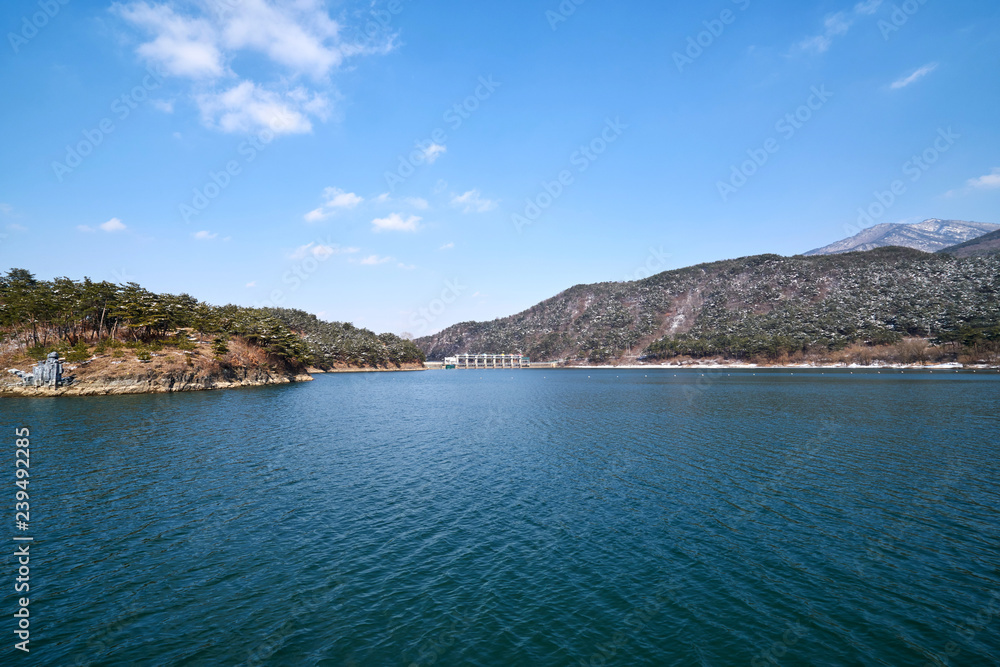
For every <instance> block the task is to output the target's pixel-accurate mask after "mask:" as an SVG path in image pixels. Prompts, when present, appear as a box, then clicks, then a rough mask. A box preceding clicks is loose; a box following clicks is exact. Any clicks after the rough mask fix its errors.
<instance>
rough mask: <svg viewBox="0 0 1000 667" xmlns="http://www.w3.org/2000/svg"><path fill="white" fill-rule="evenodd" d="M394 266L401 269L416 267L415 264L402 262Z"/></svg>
mask: <svg viewBox="0 0 1000 667" xmlns="http://www.w3.org/2000/svg"><path fill="white" fill-rule="evenodd" d="M396 266H398V267H399V268H401V269H403V270H404V271H413V270H414V269H416V268H417V265H416V264H403V263H402V262H400V263H399V264H397V265H396Z"/></svg>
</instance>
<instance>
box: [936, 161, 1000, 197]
mask: <svg viewBox="0 0 1000 667" xmlns="http://www.w3.org/2000/svg"><path fill="white" fill-rule="evenodd" d="M998 188H1000V167H997V168H995V169H993V171H991V172H990V173H988V174H986V175H984V176H978V177H976V178H970V179H969V180H968V181H966V182H965V187H964V188H962V189H960V190H949V191H948V192H946V193H944V196H945V197H955V196H958V195H963V194H969V193H970V192H972V191H973V190H996V189H998Z"/></svg>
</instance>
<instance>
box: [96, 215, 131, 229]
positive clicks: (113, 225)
mask: <svg viewBox="0 0 1000 667" xmlns="http://www.w3.org/2000/svg"><path fill="white" fill-rule="evenodd" d="M99 226H100V228H101V229H103V230H104V231H106V232H121V231H124V230H125V225H124V223H122V221H121V220H119V219H118V218H111V219H110V220H108V221H107V222H104V223H101V224H100V225H99Z"/></svg>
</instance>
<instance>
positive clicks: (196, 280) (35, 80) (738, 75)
mask: <svg viewBox="0 0 1000 667" xmlns="http://www.w3.org/2000/svg"><path fill="white" fill-rule="evenodd" d="M577 2H580V0H577ZM669 4H680V3H660V2H635V3H608V2H599V1H598V0H586V1H583V2H580V4H577V3H576V2H574V1H573V0H567V1H566V2H563V3H562V4H560V2H558V1H557V0H551V1H549V2H544V1H541V2H521V1H518V0H511V1H509V2H505V3H488V4H486V5H484V6H479V5H478V4H474V5H470V6H468V7H461V8H456V6H455V4H454V3H442V2H433V1H432V0H423V1H418V0H393V1H391V2H384V1H383V0H376V1H375V2H371V3H349V2H325V3H324V2H321V1H319V0H298V1H289V2H283V3H277V2H268V1H267V0H189V1H181V0H167V1H165V2H120V3H109V2H96V1H92V0H62V1H60V0H33V1H26V0H12V1H10V2H6V3H4V6H3V9H2V10H0V16H2V25H3V30H4V33H5V39H4V44H3V45H2V48H0V54H2V55H0V61H2V68H0V81H2V84H3V90H4V99H3V102H2V104H0V121H2V127H3V129H4V138H3V154H4V159H3V160H2V161H0V236H2V238H0V265H2V268H9V267H12V266H21V267H24V268H27V269H29V270H31V271H33V272H34V273H36V274H37V275H38V276H40V277H42V278H46V279H50V278H53V277H56V276H62V275H67V276H70V277H74V278H82V277H83V276H85V275H86V276H90V277H92V278H94V279H98V280H101V279H104V280H112V281H116V282H121V281H126V280H134V281H136V282H139V283H141V284H142V285H144V286H145V287H147V288H149V289H152V290H156V291H163V292H182V291H184V292H188V293H190V294H192V295H194V296H196V297H198V298H200V299H203V300H207V301H209V302H212V303H239V304H244V305H259V304H266V303H274V304H277V305H283V306H287V307H294V308H302V309H305V310H308V311H310V312H314V313H317V314H319V315H320V316H321V317H324V318H325V319H336V320H348V321H353V322H354V323H356V324H358V325H360V326H366V327H370V328H373V329H376V330H379V331H394V332H397V333H400V332H410V333H413V334H415V335H422V334H427V333H431V332H433V331H436V330H438V329H441V328H443V327H445V326H447V325H450V324H453V323H455V322H459V321H464V320H472V319H477V320H481V319H492V318H494V317H502V316H506V315H509V314H513V313H515V312H518V311H520V310H523V309H524V308H527V307H529V306H531V305H533V304H534V303H536V302H538V301H540V300H542V299H545V298H547V297H550V296H553V295H554V294H556V293H558V292H560V291H562V290H563V289H566V288H568V287H570V286H572V285H574V284H579V283H588V282H601V281H613V280H625V279H627V278H636V277H644V276H645V275H648V274H649V273H650V272H658V271H660V270H666V269H671V268H678V267H682V266H687V265H691V264H695V263H698V262H705V261H712V260H717V259H725V258H729V257H738V256H745V255H752V254H759V253H765V252H774V253H779V254H786V255H791V254H796V253H800V252H804V251H807V250H810V249H812V248H815V247H818V246H821V245H825V244H827V243H830V242H832V241H835V240H838V239H840V238H843V237H845V236H848V235H850V234H851V233H854V232H855V231H857V228H858V227H859V226H866V225H870V224H874V223H876V222H902V221H918V220H922V219H925V218H931V217H937V218H954V219H965V220H976V221H982V222H995V223H1000V214H998V204H1000V123H998V121H997V114H996V110H997V108H998V107H1000V104H998V103H1000V87H998V80H997V76H996V73H997V71H1000V67H998V65H1000V6H998V5H997V4H996V3H995V2H990V1H987V0H952V1H951V2H944V1H943V0H924V1H923V2H921V1H920V0H908V1H907V2H904V3H898V4H897V3H893V2H889V1H885V2H879V1H878V0H868V1H866V2H862V3H860V4H858V3H855V2H833V1H826V2H810V3H802V2H791V1H790V0H789V1H778V0H775V1H772V2H767V3H765V2H763V1H762V0H716V1H714V2H707V3H683V5H684V6H682V7H670V6H668V5H669ZM914 158H916V159H914ZM894 185H895V189H896V193H893V192H892V190H893V186H894ZM862 212H866V213H867V215H862Z"/></svg>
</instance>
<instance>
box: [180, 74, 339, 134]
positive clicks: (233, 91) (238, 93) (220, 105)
mask: <svg viewBox="0 0 1000 667" xmlns="http://www.w3.org/2000/svg"><path fill="white" fill-rule="evenodd" d="M195 102H196V103H197V104H198V108H199V109H200V110H201V118H202V122H203V123H204V124H205V125H206V126H207V127H210V128H214V129H218V130H222V131H223V132H241V133H245V132H253V131H259V130H265V129H269V130H271V131H272V132H274V134H304V133H307V132H311V131H312V122H310V120H309V117H308V115H307V113H306V109H305V107H306V106H310V107H311V108H312V109H313V110H314V115H319V116H321V117H322V116H323V114H322V113H316V111H317V110H318V109H319V108H320V107H325V106H327V104H328V103H327V102H326V100H325V98H322V97H321V96H319V95H318V94H316V95H314V97H313V98H312V99H310V98H309V97H308V94H307V93H306V92H305V91H304V89H302V88H297V89H295V90H293V91H290V92H287V93H284V94H280V93H276V92H274V91H271V90H267V89H266V88H264V87H262V86H259V85H257V84H256V83H254V82H253V81H241V82H240V83H238V84H237V85H235V86H233V87H232V88H229V89H228V90H224V91H222V92H213V93H203V94H200V95H197V96H196V97H195Z"/></svg>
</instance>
